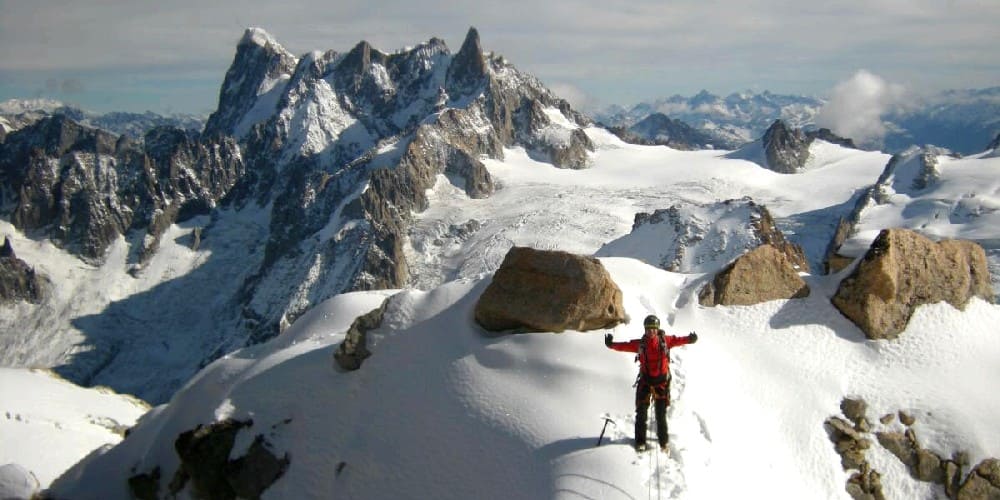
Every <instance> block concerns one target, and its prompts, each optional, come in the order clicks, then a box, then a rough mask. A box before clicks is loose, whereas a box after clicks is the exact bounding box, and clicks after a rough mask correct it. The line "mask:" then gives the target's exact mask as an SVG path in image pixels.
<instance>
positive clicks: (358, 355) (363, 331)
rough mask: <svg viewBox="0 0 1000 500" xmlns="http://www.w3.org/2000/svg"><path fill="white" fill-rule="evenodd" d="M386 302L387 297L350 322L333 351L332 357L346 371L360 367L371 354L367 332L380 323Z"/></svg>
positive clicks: (387, 302)
mask: <svg viewBox="0 0 1000 500" xmlns="http://www.w3.org/2000/svg"><path fill="white" fill-rule="evenodd" d="M388 304H389V299H386V300H385V302H382V305H381V306H380V307H379V308H378V309H375V310H372V311H371V312H369V313H368V314H365V315H363V316H359V317H358V318H357V319H355V320H354V322H353V323H351V327H350V328H349V329H348V330H347V334H346V335H345V337H344V341H343V342H341V343H340V345H339V346H337V350H336V352H334V353H333V359H334V361H336V362H337V365H338V366H340V367H341V368H342V369H344V370H348V371H353V370H357V369H358V368H361V363H362V362H364V360H365V359H367V358H368V356H371V352H370V351H368V332H370V331H372V330H374V329H376V328H378V327H379V326H381V325H382V317H383V316H384V315H385V308H386V306H387V305H388Z"/></svg>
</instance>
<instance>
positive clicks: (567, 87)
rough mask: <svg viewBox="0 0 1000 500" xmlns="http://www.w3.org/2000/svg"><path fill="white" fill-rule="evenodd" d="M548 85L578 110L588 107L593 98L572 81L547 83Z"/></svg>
mask: <svg viewBox="0 0 1000 500" xmlns="http://www.w3.org/2000/svg"><path fill="white" fill-rule="evenodd" d="M547 87H548V88H549V90H551V91H552V92H554V93H555V94H556V95H557V96H559V97H561V98H563V99H566V101H567V102H569V105H570V106H573V107H574V108H576V109H578V110H579V109H586V108H587V106H589V105H590V104H591V99H590V97H589V96H588V95H587V93H586V92H584V91H583V90H581V89H580V88H579V87H577V86H575V85H573V84H571V83H565V82H555V83H552V84H550V85H547Z"/></svg>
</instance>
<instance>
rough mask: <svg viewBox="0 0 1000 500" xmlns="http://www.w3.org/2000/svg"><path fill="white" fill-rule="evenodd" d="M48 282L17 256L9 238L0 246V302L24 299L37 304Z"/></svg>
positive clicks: (43, 296) (46, 288) (42, 296)
mask: <svg viewBox="0 0 1000 500" xmlns="http://www.w3.org/2000/svg"><path fill="white" fill-rule="evenodd" d="M48 287H49V282H48V279H46V278H45V277H44V276H42V275H41V274H38V273H36V272H35V270H34V268H32V267H31V266H29V265H28V264H27V263H26V262H24V261H23V260H21V259H19V258H17V255H16V254H15V253H14V247H13V245H11V243H10V238H7V237H5V238H4V241H3V246H2V247H0V303H10V302H17V301H25V302H29V303H32V304H38V303H39V302H41V301H42V299H44V298H45V294H46V291H47V290H48Z"/></svg>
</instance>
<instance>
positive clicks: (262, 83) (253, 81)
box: [205, 28, 298, 135]
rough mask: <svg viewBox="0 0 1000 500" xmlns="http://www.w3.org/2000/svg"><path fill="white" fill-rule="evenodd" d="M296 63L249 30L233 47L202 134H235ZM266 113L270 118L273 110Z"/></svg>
mask: <svg viewBox="0 0 1000 500" xmlns="http://www.w3.org/2000/svg"><path fill="white" fill-rule="evenodd" d="M297 62H298V60H297V59H296V58H295V56H293V55H292V54H291V53H289V52H288V51H287V50H285V48H284V47H282V46H281V45H280V44H278V43H277V42H276V41H274V39H273V38H272V37H271V36H270V35H268V34H267V33H266V32H265V31H264V30H262V29H260V28H248V29H247V30H246V31H245V32H244V33H243V37H242V38H241V39H240V41H239V43H238V44H237V45H236V55H235V57H234V58H233V63H232V65H230V66H229V70H228V71H227V72H226V77H225V79H224V80H223V81H222V88H221V90H220V91H219V107H218V108H217V109H216V111H215V112H214V113H212V114H211V115H210V116H209V118H208V122H207V123H206V124H205V133H207V134H223V135H229V134H233V133H235V132H236V131H237V130H236V129H237V126H238V125H239V124H240V121H241V120H242V119H244V117H245V116H246V114H247V113H249V112H250V111H251V110H252V109H253V108H254V106H255V105H257V103H258V101H259V99H260V96H261V94H266V93H268V92H271V91H274V87H273V86H274V85H275V84H276V83H277V82H278V81H280V80H281V79H282V78H287V77H288V75H290V74H291V73H292V71H293V70H294V69H295V65H296V63H297ZM279 90H280V88H279ZM267 111H270V112H269V113H267V115H268V116H269V115H270V114H271V113H273V111H274V110H273V109H272V110H267ZM244 128H248V127H246V126H245V127H244Z"/></svg>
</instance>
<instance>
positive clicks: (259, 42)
mask: <svg viewBox="0 0 1000 500" xmlns="http://www.w3.org/2000/svg"><path fill="white" fill-rule="evenodd" d="M238 45H256V46H258V47H265V48H266V47H268V46H271V47H272V48H273V50H275V51H276V52H280V51H285V48H284V47H282V46H281V44H280V43H278V41H277V40H276V39H275V38H274V37H273V36H271V34H270V33H268V32H267V30H265V29H264V28H259V27H256V26H251V27H249V28H247V29H246V31H244V32H243V38H241V39H240V41H239V44H238ZM286 52H287V51H286Z"/></svg>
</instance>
